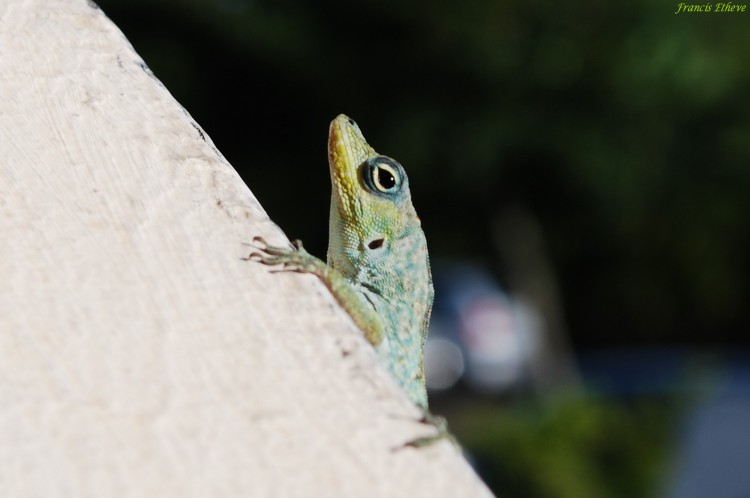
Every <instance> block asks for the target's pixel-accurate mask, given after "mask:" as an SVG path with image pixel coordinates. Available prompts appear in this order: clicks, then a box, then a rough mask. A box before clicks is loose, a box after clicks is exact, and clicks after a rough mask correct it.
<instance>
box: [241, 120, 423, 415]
mask: <svg viewBox="0 0 750 498" xmlns="http://www.w3.org/2000/svg"><path fill="white" fill-rule="evenodd" d="M328 163H329V167H330V174H331V185H332V195H331V213H330V221H329V240H328V264H326V263H324V262H323V261H321V260H320V259H318V258H316V257H314V256H312V255H310V254H309V253H307V252H306V251H305V250H304V249H303V248H302V244H301V243H299V241H297V242H295V244H294V248H292V249H290V248H282V247H272V246H267V245H266V244H265V242H263V241H262V239H256V241H257V242H259V243H260V244H261V245H260V246H259V249H260V250H261V251H262V254H261V253H255V254H254V255H253V256H254V257H253V259H255V260H257V261H260V262H261V263H264V264H268V265H278V264H281V265H283V268H284V269H285V270H289V271H297V272H303V273H312V274H314V275H317V276H318V277H319V278H320V279H321V280H322V281H323V282H324V283H325V284H326V286H327V287H328V288H329V289H330V290H331V292H332V293H333V295H334V297H335V298H336V300H337V301H338V303H339V304H340V305H341V306H342V307H343V308H344V309H345V310H346V311H347V312H348V313H349V315H350V316H351V317H352V319H353V320H354V322H355V323H356V324H357V325H358V326H359V327H360V328H361V329H362V331H363V332H364V334H365V337H366V338H367V340H368V341H369V342H370V343H371V344H372V345H373V346H374V347H375V350H376V351H377V354H378V356H379V357H380V358H381V360H382V362H383V364H384V365H385V366H386V367H387V368H388V370H389V371H390V372H391V374H392V375H393V377H394V378H395V379H396V380H397V381H398V383H399V384H401V386H402V387H403V388H404V390H405V391H406V393H407V394H408V395H409V398H410V399H411V400H412V401H413V402H414V403H416V404H417V405H419V406H420V407H422V408H423V409H424V411H425V413H426V414H428V413H429V412H427V392H426V388H425V376H424V363H423V349H424V342H425V339H426V336H427V326H428V323H429V320H430V311H431V309H432V300H433V295H434V292H433V288H432V277H431V273H430V264H429V256H428V254H427V242H426V240H425V236H424V232H423V231H422V228H421V223H420V221H419V218H418V217H417V213H416V211H415V210H414V207H413V206H412V202H411V194H410V192H409V182H408V179H407V177H406V173H405V172H404V169H403V167H402V166H401V165H400V164H399V163H398V162H396V161H394V160H393V159H391V158H389V157H386V156H382V155H379V154H378V153H377V152H375V150H374V149H373V148H372V147H370V145H369V144H368V143H367V141H366V140H365V138H364V136H363V135H362V132H361V131H360V130H359V127H358V126H357V124H356V123H355V122H354V121H353V120H351V119H349V118H348V117H346V116H344V115H340V116H338V117H337V118H336V119H334V120H333V122H332V123H331V126H330V129H329V137H328Z"/></svg>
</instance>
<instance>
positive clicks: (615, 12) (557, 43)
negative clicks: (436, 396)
mask: <svg viewBox="0 0 750 498" xmlns="http://www.w3.org/2000/svg"><path fill="white" fill-rule="evenodd" d="M100 3H101V7H102V8H103V9H104V11H105V12H106V13H107V14H108V15H110V16H111V17H112V18H113V20H114V21H115V22H116V23H117V24H118V25H119V26H120V27H121V29H123V31H124V32H125V34H126V35H127V36H128V38H129V39H130V40H131V41H132V42H133V44H134V45H135V46H136V49H137V50H138V51H139V52H140V53H141V54H142V56H143V57H144V59H145V60H146V62H147V63H148V64H149V65H150V66H151V68H152V70H153V71H154V72H155V73H156V75H157V76H158V77H159V78H160V79H162V81H164V83H165V85H166V86H167V87H168V88H169V89H170V90H171V91H172V92H173V93H174V94H175V95H176V97H177V98H178V100H180V101H181V102H182V103H183V104H184V105H185V106H186V107H187V109H188V110H189V111H190V112H191V113H192V114H193V115H194V116H195V117H196V119H197V120H198V121H199V122H200V123H201V124H202V125H203V126H204V127H205V128H206V130H207V131H208V132H209V134H210V135H211V137H212V138H213V139H214V141H215V142H216V143H217V145H218V146H219V149H220V150H222V152H223V153H224V154H225V155H226V156H227V157H228V158H229V160H230V161H231V162H232V163H233V164H234V165H235V167H236V168H237V169H238V170H239V171H240V173H241V174H242V175H243V177H244V178H245V179H246V181H247V182H248V184H249V185H250V186H251V188H252V189H253V191H254V192H255V193H256V195H258V196H259V198H260V200H261V202H262V203H263V204H264V206H265V207H266V208H267V209H268V210H269V212H270V214H271V216H272V217H273V218H274V219H275V220H276V221H277V222H279V224H280V225H281V226H282V227H283V228H284V229H285V231H286V232H287V233H288V234H289V235H290V236H291V237H300V238H303V239H304V240H305V241H306V242H307V243H308V246H309V247H311V248H312V249H313V251H314V252H316V253H318V254H320V255H322V254H323V253H324V252H325V246H326V236H327V235H326V234H327V232H326V230H325V225H326V222H327V213H328V211H327V202H328V201H327V198H328V195H329V187H328V179H327V175H326V172H325V171H326V165H325V140H326V131H327V123H328V121H329V120H330V119H331V118H332V117H333V116H335V115H336V114H338V113H340V112H345V113H347V114H349V115H351V116H353V117H354V118H355V119H357V120H358V121H359V122H360V123H361V124H362V127H363V129H364V131H365V134H366V135H367V136H368V138H369V139H370V142H371V143H373V144H374V145H375V147H376V148H377V149H378V150H380V151H382V152H384V153H386V154H389V155H392V156H394V157H397V158H398V159H399V160H400V161H401V162H402V163H404V164H405V165H406V167H407V170H408V172H409V174H410V177H411V179H412V181H411V183H412V188H413V190H414V194H415V203H416V205H417V209H418V210H419V212H420V214H421V217H422V219H423V221H424V225H425V230H426V232H427V235H428V240H429V241H430V244H431V248H432V252H433V256H434V257H435V258H436V259H440V258H465V259H474V260H482V261H485V262H487V263H490V264H492V265H495V266H499V265H500V262H498V261H497V258H496V252H495V248H493V247H492V244H491V243H490V236H489V228H488V227H489V220H490V218H491V217H492V216H493V214H494V213H496V212H497V211H498V210H502V209H503V208H504V207H506V206H508V205H509V204H513V203H516V204H521V205H523V206H524V207H525V208H527V209H529V210H530V211H531V212H533V213H534V214H535V216H537V217H538V219H539V221H540V223H541V224H542V226H543V227H544V229H545V232H546V235H547V240H548V242H549V252H550V255H551V258H552V260H553V262H554V264H555V266H556V270H557V272H558V275H559V277H560V280H561V286H562V290H563V298H564V301H565V302H564V304H565V308H566V312H567V316H568V319H569V322H570V329H571V333H572V335H573V339H574V341H575V342H576V344H579V345H582V346H599V345H605V344H624V343H633V342H635V343H639V344H645V343H667V342H688V343H694V344H713V345H716V344H726V343H733V342H737V341H743V342H744V341H746V334H745V333H744V332H746V331H747V330H748V329H750V312H749V311H748V308H747V307H746V306H744V304H745V303H746V302H747V298H748V287H749V280H750V279H749V271H750V268H748V254H750V247H749V245H750V242H749V240H750V237H749V235H750V167H748V161H749V160H750V121H748V116H750V95H749V94H748V92H747V88H748V84H750V64H748V63H747V54H746V49H747V47H748V46H750V29H747V28H748V23H749V22H750V17H749V16H750V14H747V13H744V14H736V13H735V14H717V13H711V14H695V13H693V14H679V15H675V14H674V11H675V10H676V4H670V3H664V2H662V3H653V2H648V1H646V0H639V1H635V2H618V3H611V2H609V3H603V2H593V1H588V0H577V1H573V2H565V3H554V2H541V1H538V0H537V1H532V2H528V1H519V0H508V1H496V0H473V1H470V2H462V3H460V4H457V3H455V2H447V1H442V0H441V1H435V2H396V1H360V2H352V1H343V0H320V1H315V2H305V1H302V0H282V1H273V2H272V1H267V0H256V1H252V0H194V1H178V0H161V1H153V0H150V1H148V2H147V1H145V0H140V1H134V0H127V1H126V0H106V1H102V2H100ZM301 207H304V209H300V208H301Z"/></svg>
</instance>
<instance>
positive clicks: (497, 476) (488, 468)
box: [450, 393, 676, 498]
mask: <svg viewBox="0 0 750 498" xmlns="http://www.w3.org/2000/svg"><path fill="white" fill-rule="evenodd" d="M675 408H676V407H675V406H674V404H673V403H668V402H665V401H664V400H663V399H662V400H657V399H641V400H640V401H638V402H627V403H626V402H622V401H617V400H614V399H607V398H602V397H597V396H584V395H575V394H572V393H568V394H565V395H561V396H558V397H556V398H553V399H549V400H547V401H546V402H544V403H541V404H539V403H528V402H526V403H520V404H515V405H507V406H503V405H499V404H496V403H493V404H487V403H476V402H473V403H472V407H471V409H467V410H463V411H461V412H458V413H456V414H455V415H454V416H451V417H450V420H451V428H452V429H453V430H454V431H456V433H457V434H458V435H459V437H460V438H461V440H462V441H463V442H464V443H465V445H466V447H467V448H469V458H470V459H471V460H472V461H473V462H474V464H475V465H476V466H477V467H478V469H479V471H480V473H481V474H482V475H483V476H484V477H485V479H486V480H487V484H488V485H489V486H490V487H492V488H493V489H495V490H496V491H498V493H500V494H501V496H508V497H514V498H532V497H533V498H632V497H635V496H637V497H639V498H647V497H649V496H657V493H658V492H659V491H662V490H663V488H665V482H664V474H665V470H667V468H666V464H665V462H666V461H667V458H666V457H667V456H668V455H667V451H666V448H668V447H669V445H670V443H671V441H670V438H671V437H672V436H673V434H672V432H673V429H672V425H673V418H674V412H675Z"/></svg>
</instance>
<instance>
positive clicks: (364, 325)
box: [246, 237, 385, 347]
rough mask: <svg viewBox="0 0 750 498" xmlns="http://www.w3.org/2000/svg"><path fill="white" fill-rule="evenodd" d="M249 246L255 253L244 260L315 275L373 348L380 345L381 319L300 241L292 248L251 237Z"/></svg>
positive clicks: (362, 296)
mask: <svg viewBox="0 0 750 498" xmlns="http://www.w3.org/2000/svg"><path fill="white" fill-rule="evenodd" d="M253 247H255V248H256V249H258V251H259V252H253V253H251V254H250V255H249V256H248V257H247V258H246V259H249V260H252V261H257V262H259V263H262V264H264V265H269V266H275V265H281V270H280V271H292V272H297V273H311V274H313V275H316V276H317V277H318V278H320V280H322V281H323V283H324V284H325V285H326V287H328V289H329V290H330V291H331V293H332V294H333V297H334V298H335V299H336V301H337V302H338V303H339V305H340V306H341V307H342V308H344V310H346V312H347V313H349V316H351V317H352V320H354V323H356V324H357V326H359V328H360V329H362V331H363V332H364V334H365V338H366V339H367V340H368V342H369V343H370V344H372V345H373V346H375V347H377V346H378V345H380V343H381V342H383V335H384V333H385V331H384V326H383V321H382V318H381V317H380V315H378V313H377V312H376V311H375V308H373V306H372V304H370V302H369V301H368V300H367V297H366V296H365V294H364V293H362V292H361V291H359V290H358V289H357V288H356V287H355V286H354V284H352V283H351V282H350V281H349V280H347V279H346V278H345V277H344V276H343V275H342V274H341V273H340V272H339V271H337V270H336V269H335V268H332V267H331V266H328V265H327V264H325V263H324V262H323V261H322V260H320V259H318V258H316V257H315V256H313V255H312V254H310V253H308V252H307V251H306V250H305V248H304V247H302V241H300V240H295V241H294V242H292V247H278V246H270V245H268V243H266V241H265V240H264V239H263V238H262V237H255V238H254V239H253Z"/></svg>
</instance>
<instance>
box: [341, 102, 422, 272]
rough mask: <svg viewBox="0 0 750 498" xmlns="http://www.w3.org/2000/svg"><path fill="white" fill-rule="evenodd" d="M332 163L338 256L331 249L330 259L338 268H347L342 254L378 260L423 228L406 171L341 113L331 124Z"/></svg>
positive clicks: (355, 258)
mask: <svg viewBox="0 0 750 498" xmlns="http://www.w3.org/2000/svg"><path fill="white" fill-rule="evenodd" d="M328 164H329V167H330V172H331V186H332V191H333V195H332V200H331V227H330V232H331V233H330V241H331V242H332V244H334V251H333V252H334V253H338V254H332V251H331V248H329V259H330V258H331V257H332V256H333V257H334V259H335V261H334V265H335V266H337V267H341V266H342V263H343V265H344V266H347V263H348V262H344V261H336V260H338V259H340V255H341V254H342V253H343V254H345V255H346V257H347V258H349V259H353V260H359V259H360V258H362V257H365V255H368V257H370V256H371V257H373V258H376V259H377V254H378V253H382V252H386V251H387V249H388V248H389V246H390V245H391V243H393V242H394V241H396V240H397V239H398V238H400V237H401V236H403V235H404V234H405V232H406V230H407V229H408V228H409V227H410V226H412V225H414V224H415V223H416V224H417V226H418V225H419V218H417V215H416V213H415V211H414V208H413V207H412V204H411V195H410V193H409V181H408V178H407V176H406V173H405V172H404V168H403V167H402V166H401V165H400V164H399V163H398V162H396V161H395V160H393V159H391V158H389V157H386V156H382V155H380V154H378V153H377V152H376V151H375V150H374V149H373V148H372V147H370V145H369V144H368V143H367V141H366V140H365V138H364V136H363V135H362V132H361V131H360V129H359V127H358V126H357V124H356V123H355V122H354V121H353V120H352V119H351V118H348V117H347V116H344V115H343V114H342V115H340V116H338V117H337V118H336V119H334V120H333V122H331V127H330V130H329V136H328ZM334 232H336V233H334Z"/></svg>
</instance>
